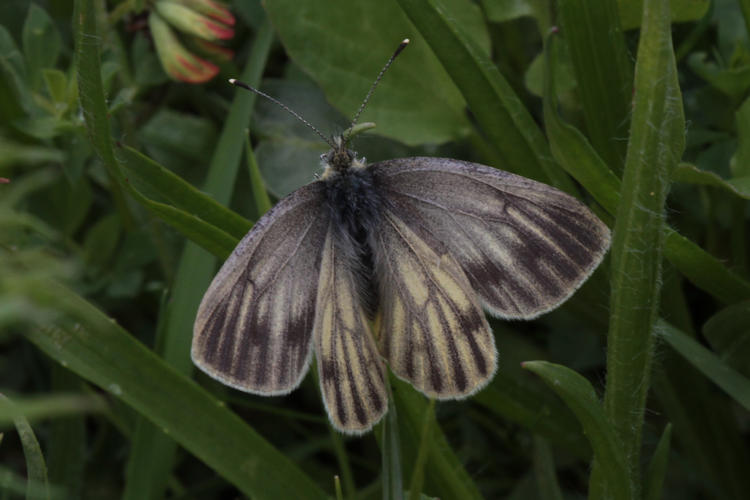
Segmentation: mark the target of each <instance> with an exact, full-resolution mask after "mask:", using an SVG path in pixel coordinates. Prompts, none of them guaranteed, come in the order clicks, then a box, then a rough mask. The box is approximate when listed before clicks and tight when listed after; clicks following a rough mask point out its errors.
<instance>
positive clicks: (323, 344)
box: [314, 225, 388, 434]
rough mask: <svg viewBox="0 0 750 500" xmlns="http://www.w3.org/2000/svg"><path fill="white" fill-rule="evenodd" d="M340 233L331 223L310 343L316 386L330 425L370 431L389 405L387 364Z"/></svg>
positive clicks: (352, 431)
mask: <svg viewBox="0 0 750 500" xmlns="http://www.w3.org/2000/svg"><path fill="white" fill-rule="evenodd" d="M350 253H351V252H345V251H344V250H343V249H342V248H341V237H340V233H339V232H338V231H337V229H336V228H334V227H333V225H332V226H331V228H330V230H329V232H328V236H327V238H326V241H325V244H324V246H323V251H322V260H321V263H320V281H319V283H318V282H316V285H317V287H318V298H317V305H316V310H317V314H316V316H315V328H314V345H315V358H316V360H317V363H318V374H319V377H320V388H321V391H322V393H323V402H324V404H325V407H326V411H327V412H328V417H329V418H330V420H331V423H332V424H333V426H334V427H335V428H336V429H338V430H339V431H341V432H344V433H347V434H362V433H363V432H367V431H369V430H370V429H371V428H372V426H373V425H375V424H376V423H377V422H378V421H379V420H380V419H381V418H382V416H383V415H384V414H385V412H386V411H387V409H388V395H387V393H386V388H385V379H384V374H385V363H383V361H382V359H381V357H380V354H379V353H378V350H377V347H376V345H375V340H374V339H373V336H372V333H371V331H370V327H369V323H368V319H367V315H366V314H365V310H364V308H363V304H361V303H360V300H359V294H358V293H357V282H356V278H355V273H354V270H353V268H352V265H353V264H354V263H353V262H351V257H349V255H350Z"/></svg>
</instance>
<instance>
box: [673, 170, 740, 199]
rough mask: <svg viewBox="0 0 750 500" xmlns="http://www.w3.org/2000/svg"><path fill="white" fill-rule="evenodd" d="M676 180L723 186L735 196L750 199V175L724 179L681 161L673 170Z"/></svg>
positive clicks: (722, 187)
mask: <svg viewBox="0 0 750 500" xmlns="http://www.w3.org/2000/svg"><path fill="white" fill-rule="evenodd" d="M672 180H673V181H674V182H685V183H688V184H695V185H699V186H714V187H718V188H721V189H723V190H725V191H728V192H729V193H731V194H733V195H734V196H739V197H740V198H743V199H745V200H750V175H748V176H746V177H738V178H734V179H729V180H724V179H722V178H721V177H719V176H718V175H717V174H715V173H713V172H708V171H705V170H701V169H700V168H698V167H696V166H695V165H690V164H689V163H680V164H679V165H677V168H675V170H674V172H672Z"/></svg>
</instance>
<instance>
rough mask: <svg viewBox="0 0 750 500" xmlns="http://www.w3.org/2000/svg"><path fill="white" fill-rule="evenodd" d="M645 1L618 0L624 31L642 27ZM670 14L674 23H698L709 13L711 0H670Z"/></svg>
mask: <svg viewBox="0 0 750 500" xmlns="http://www.w3.org/2000/svg"><path fill="white" fill-rule="evenodd" d="M643 3H644V0H617V7H618V8H619V13H620V24H622V29H624V30H629V29H633V28H638V27H640V26H641V13H642V12H643ZM669 4H670V9H669V11H670V13H671V15H672V22H673V23H685V22H688V21H697V20H698V19H700V18H702V17H703V16H705V15H706V13H707V12H708V7H709V6H710V5H711V0H670V2H669Z"/></svg>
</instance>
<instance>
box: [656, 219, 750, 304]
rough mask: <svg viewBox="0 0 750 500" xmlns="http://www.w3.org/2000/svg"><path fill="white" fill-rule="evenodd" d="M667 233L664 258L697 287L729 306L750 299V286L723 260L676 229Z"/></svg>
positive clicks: (668, 228) (667, 228) (668, 230)
mask: <svg viewBox="0 0 750 500" xmlns="http://www.w3.org/2000/svg"><path fill="white" fill-rule="evenodd" d="M664 231H665V238H664V255H665V256H666V257H667V258H668V259H669V262H671V263H672V265H673V266H675V267H676V268H677V270H678V271H680V273H682V274H683V275H684V276H685V277H686V278H687V279H689V280H690V281H691V282H692V283H693V284H694V285H695V286H697V287H698V288H701V289H702V290H705V291H706V292H708V293H710V294H711V295H713V296H714V297H716V298H717V299H719V300H721V301H722V302H724V303H727V304H731V303H734V302H739V301H741V300H746V299H748V298H750V283H748V282H747V281H746V280H744V279H742V278H741V277H740V276H738V275H737V274H736V273H734V272H732V271H731V270H730V269H729V268H728V267H727V266H726V265H725V264H724V263H723V262H722V261H721V260H719V259H717V258H716V257H714V256H713V255H710V254H709V253H708V252H706V251H705V250H703V249H702V248H700V247H699V246H698V245H696V244H695V243H693V242H692V241H690V240H689V239H687V238H685V237H684V236H682V235H681V234H680V233H678V232H677V231H675V230H674V229H672V228H670V227H666V228H665V229H664Z"/></svg>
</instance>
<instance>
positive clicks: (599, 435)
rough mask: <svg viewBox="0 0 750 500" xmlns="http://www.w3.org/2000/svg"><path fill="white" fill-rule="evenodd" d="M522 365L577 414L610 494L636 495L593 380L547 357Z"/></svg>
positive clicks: (625, 499)
mask: <svg viewBox="0 0 750 500" xmlns="http://www.w3.org/2000/svg"><path fill="white" fill-rule="evenodd" d="M523 367H524V368H525V369H527V370H529V371H531V372H533V373H535V374H537V375H539V376H540V377H541V378H542V380H544V381H545V382H546V383H547V384H548V385H549V386H550V387H551V388H552V390H554V391H555V392H556V393H557V395H558V396H560V397H561V398H562V399H563V401H565V404H567V405H568V407H570V409H571V410H573V413H575V414H576V417H578V421H579V422H580V423H581V425H582V426H583V430H584V433H585V434H586V437H587V438H588V440H589V442H590V443H591V448H592V449H593V450H594V457H595V460H596V463H597V464H598V465H599V466H600V472H601V475H602V479H603V481H604V482H605V484H606V485H607V491H608V493H609V495H611V498H613V499H616V500H632V499H633V498H635V496H634V492H633V483H632V482H631V479H630V477H629V474H628V468H627V464H626V460H625V455H624V453H623V449H622V446H621V445H620V442H619V440H618V439H617V436H616V435H615V433H614V429H613V427H612V423H611V422H610V420H609V418H607V416H606V415H605V413H604V409H603V407H602V404H601V403H600V402H599V398H597V396H596V393H595V392H594V388H593V387H592V386H591V383H589V381H588V380H586V379H585V378H584V377H582V376H580V375H579V374H577V373H576V372H574V371H573V370H571V369H569V368H566V367H564V366H561V365H556V364H554V363H548V362H546V361H527V362H525V363H523Z"/></svg>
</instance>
